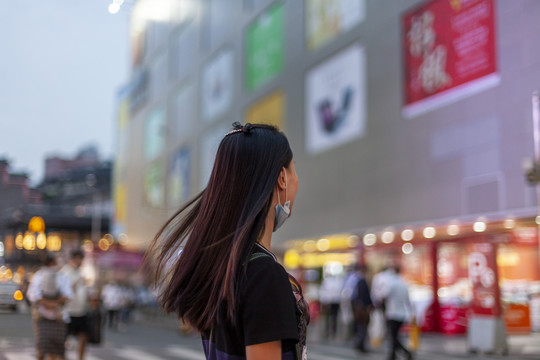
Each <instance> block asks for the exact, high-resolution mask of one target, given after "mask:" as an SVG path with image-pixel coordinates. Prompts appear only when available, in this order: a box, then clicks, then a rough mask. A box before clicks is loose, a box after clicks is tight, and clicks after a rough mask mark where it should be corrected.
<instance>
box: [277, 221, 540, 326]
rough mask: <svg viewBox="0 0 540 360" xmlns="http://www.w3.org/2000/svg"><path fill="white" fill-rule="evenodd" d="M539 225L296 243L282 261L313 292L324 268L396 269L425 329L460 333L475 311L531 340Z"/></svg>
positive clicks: (539, 275) (537, 319) (539, 313)
mask: <svg viewBox="0 0 540 360" xmlns="http://www.w3.org/2000/svg"><path fill="white" fill-rule="evenodd" d="M534 220H535V219H521V220H520V221H518V220H511V221H509V220H508V219H507V220H504V221H500V222H497V223H486V222H474V223H471V224H458V223H457V222H456V223H452V224H450V225H446V226H444V227H442V226H439V227H436V226H433V227H432V226H429V227H425V228H412V227H410V228H406V229H402V230H401V232H398V231H396V230H395V229H392V230H389V229H388V228H387V229H385V230H384V231H379V232H369V233H365V234H362V235H361V236H355V235H351V234H345V235H336V236H334V237H326V238H324V239H319V240H314V239H310V240H301V241H300V240H299V241H296V242H291V243H290V244H289V245H291V246H290V247H289V249H288V250H287V251H286V252H285V256H284V263H285V266H286V267H287V268H288V269H289V270H292V271H293V272H295V273H296V274H297V275H299V276H300V277H301V278H302V280H303V281H304V282H305V283H306V286H307V287H308V289H311V290H310V292H311V293H312V294H316V286H317V284H319V283H320V281H321V279H322V277H323V276H324V272H325V271H324V269H325V267H328V266H331V267H333V268H334V269H337V271H338V272H339V271H341V272H342V273H343V275H344V274H345V272H346V269H347V266H349V265H352V264H354V263H363V264H365V265H367V267H368V269H369V276H373V275H374V274H375V273H376V272H377V271H379V270H381V269H383V268H384V267H387V266H393V265H399V266H400V267H401V270H402V275H403V277H404V278H405V279H406V280H407V282H408V284H409V286H410V297H411V300H412V302H413V303H414V306H415V310H416V312H417V319H418V321H419V323H420V324H421V325H422V327H423V330H424V331H435V332H442V333H444V334H449V335H451V334H463V333H465V332H466V331H467V324H468V318H469V317H470V316H471V315H472V314H473V313H474V314H490V315H495V316H498V315H499V314H500V315H501V316H503V318H504V321H505V324H506V329H507V332H508V333H510V334H526V333H530V332H531V331H540V264H539V255H540V253H539V246H538V230H537V225H536V224H535V222H534ZM467 229H470V230H467ZM333 264H334V265H333ZM336 264H338V265H337V266H336ZM314 288H315V290H314Z"/></svg>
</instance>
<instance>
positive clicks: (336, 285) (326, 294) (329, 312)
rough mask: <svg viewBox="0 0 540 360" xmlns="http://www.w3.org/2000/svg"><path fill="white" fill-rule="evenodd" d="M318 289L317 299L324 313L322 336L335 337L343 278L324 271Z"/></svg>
mask: <svg viewBox="0 0 540 360" xmlns="http://www.w3.org/2000/svg"><path fill="white" fill-rule="evenodd" d="M323 276H324V277H323V280H322V282H321V287H320V289H319V300H320V302H321V305H322V312H323V315H324V320H325V324H324V325H325V326H324V337H326V338H331V339H332V338H336V336H337V329H338V314H339V310H340V302H341V290H342V289H343V285H344V279H343V277H342V276H340V275H338V274H334V273H332V272H331V271H328V270H327V271H325V272H324V275H323Z"/></svg>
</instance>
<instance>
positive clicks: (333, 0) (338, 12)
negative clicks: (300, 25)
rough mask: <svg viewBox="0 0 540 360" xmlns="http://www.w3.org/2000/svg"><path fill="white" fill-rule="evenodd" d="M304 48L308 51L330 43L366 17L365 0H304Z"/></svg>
mask: <svg viewBox="0 0 540 360" xmlns="http://www.w3.org/2000/svg"><path fill="white" fill-rule="evenodd" d="M304 4H305V12H306V21H305V25H306V29H305V35H306V46H307V48H308V49H310V50H316V49H318V48H319V47H321V46H323V45H325V44H326V43H328V42H330V41H331V40H332V39H334V38H335V37H337V36H338V35H340V34H342V33H344V32H346V31H348V30H350V29H352V28H353V27H354V26H356V25H358V24H359V23H361V22H362V21H364V18H365V17H366V1H365V0H305V2H304Z"/></svg>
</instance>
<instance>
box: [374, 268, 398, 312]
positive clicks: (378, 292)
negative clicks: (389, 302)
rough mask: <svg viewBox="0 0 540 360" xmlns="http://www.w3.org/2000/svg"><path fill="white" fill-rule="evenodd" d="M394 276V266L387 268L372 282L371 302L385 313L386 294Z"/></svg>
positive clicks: (375, 276) (376, 275) (377, 274)
mask: <svg viewBox="0 0 540 360" xmlns="http://www.w3.org/2000/svg"><path fill="white" fill-rule="evenodd" d="M393 274H394V268H393V266H385V267H383V268H382V269H381V270H380V271H379V272H378V273H376V274H375V275H374V276H373V279H372V280H371V300H372V301H373V305H374V306H375V308H377V309H381V310H382V311H383V312H384V310H385V303H384V294H385V293H386V292H387V286H388V282H389V280H390V279H391V277H392V275H393Z"/></svg>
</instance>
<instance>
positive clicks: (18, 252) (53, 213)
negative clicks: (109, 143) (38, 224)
mask: <svg viewBox="0 0 540 360" xmlns="http://www.w3.org/2000/svg"><path fill="white" fill-rule="evenodd" d="M8 165H9V164H8V162H7V161H6V160H0V241H1V242H2V243H3V245H4V249H5V251H4V256H3V257H0V263H6V264H8V265H12V266H18V265H23V266H27V265H31V264H37V263H38V262H39V258H40V255H41V254H42V253H43V252H44V251H45V250H48V251H52V252H60V253H61V254H67V253H68V252H69V251H70V250H71V249H73V248H79V247H81V246H83V244H84V243H85V241H93V244H94V245H96V246H97V244H98V242H99V240H100V239H101V238H102V236H103V235H104V234H106V233H108V232H109V219H110V214H111V191H110V188H111V171H112V163H111V162H110V161H103V160H101V159H100V158H99V154H98V151H97V149H96V148H95V147H87V148H83V149H82V150H81V151H79V152H78V153H77V155H76V156H75V157H74V158H61V157H58V156H55V157H50V158H47V159H46V160H45V177H44V179H43V181H42V182H41V183H40V184H39V185H38V186H37V188H36V189H30V188H29V187H28V177H27V175H25V174H13V173H9V166H8ZM34 217H40V218H41V219H42V220H43V222H44V225H45V226H44V231H42V233H41V232H33V231H35V230H32V231H30V230H29V222H30V220H31V219H32V218H34ZM90 245H92V244H90ZM92 247H93V246H92ZM92 247H91V248H92Z"/></svg>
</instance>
